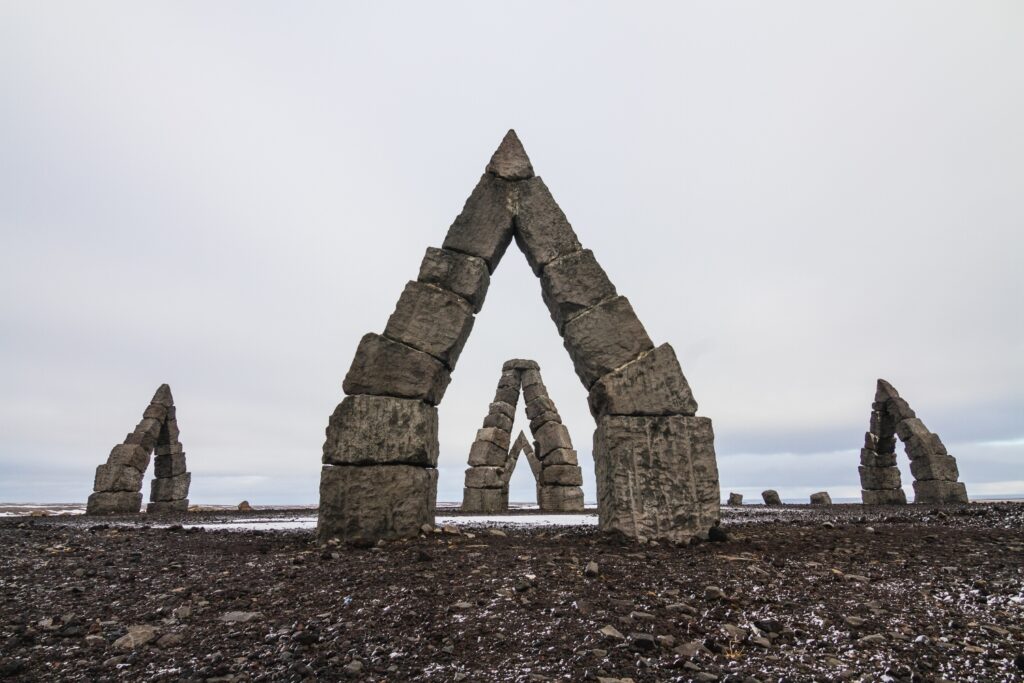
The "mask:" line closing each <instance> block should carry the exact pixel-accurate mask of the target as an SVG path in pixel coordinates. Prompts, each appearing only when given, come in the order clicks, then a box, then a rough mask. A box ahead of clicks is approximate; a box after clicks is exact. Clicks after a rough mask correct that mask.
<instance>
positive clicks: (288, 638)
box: [0, 503, 1024, 682]
mask: <svg viewBox="0 0 1024 683" xmlns="http://www.w3.org/2000/svg"><path fill="white" fill-rule="evenodd" d="M301 512H302V513H305V514H309V511H308V510H303V511H301ZM446 514H447V512H446ZM267 515H268V513H267V512H266V511H258V512H256V513H254V515H253V516H257V517H266V516H267ZM225 518H231V519H232V520H237V519H244V518H245V515H241V514H227V513H218V514H215V515H214V514H211V513H205V514H199V515H189V517H188V520H189V522H190V523H191V522H193V521H197V520H203V519H206V520H214V519H225ZM118 521H126V518H122V519H121V520H117V519H111V520H109V521H108V520H103V522H102V523H101V522H98V521H97V520H96V519H85V518H67V517H61V518H31V519H29V518H6V519H3V520H0V547H2V548H3V549H4V551H3V553H2V558H0V678H2V679H5V680H14V681H65V680H75V681H108V680H109V681H113V680H120V681H126V680H130V681H159V680H171V681H175V680H207V681H248V680H253V681H302V680H316V679H318V680H326V681H333V680H341V679H349V680H374V681H385V680H388V681H403V680H430V681H459V680H465V681H491V680H498V681H546V680H557V681H586V680H602V679H605V680H607V679H620V678H627V677H628V678H631V679H633V680H634V681H638V682H639V681H672V680H680V681H686V680H700V681H703V680H707V681H711V680H719V681H752V680H754V679H756V680H759V681H763V682H767V681H812V680H820V681H834V680H842V679H846V680H853V681H884V680H891V681H904V680H915V681H937V680H943V679H945V680H953V681H1018V680H1024V505H1021V504H1009V503H1000V504H972V505H970V506H963V507H953V508H943V509H930V508H925V507H919V506H913V505H908V506H905V507H901V508H883V509H879V508H875V509H869V508H863V507H861V506H858V505H837V506H833V507H830V508H821V509H811V508H809V507H805V506H793V507H785V508H778V509H771V510H769V509H764V508H760V509H757V508H744V509H742V510H741V511H729V510H727V511H726V513H725V521H724V522H723V528H725V529H726V530H727V532H728V534H729V539H730V540H728V541H725V542H717V543H702V544H698V545H693V546H688V547H682V548H677V547H669V546H664V545H660V546H656V545H654V544H647V545H643V546H638V545H631V544H624V543H619V542H616V541H615V540H614V539H608V538H605V537H603V536H601V535H600V534H599V533H598V532H597V531H596V529H594V528H586V527H577V528H550V527H549V528H546V529H522V528H517V529H513V528H506V529H504V530H497V534H503V535H496V533H495V531H492V530H488V529H485V528H482V527H478V528H473V529H467V528H466V527H463V528H462V529H463V530H462V532H461V533H458V534H454V533H445V532H441V533H432V534H428V535H425V536H423V537H421V538H418V539H414V540H410V541H404V542H396V543H388V544H383V545H381V546H380V547H375V548H350V547H344V546H340V547H339V546H328V547H326V548H320V547H317V546H316V545H315V544H314V542H313V534H312V532H310V531H302V532H299V531H284V532H273V531H262V532H261V531H247V532H229V531H202V530H192V529H183V528H181V527H180V526H172V527H167V528H155V527H145V526H138V524H139V522H138V518H136V520H135V525H136V526H117V525H116V522H118ZM467 531H468V533H467ZM589 562H595V563H596V564H597V567H596V575H593V576H588V575H587V573H586V572H585V568H586V566H587V564H588V563H589ZM233 613H234V614H233ZM609 627H610V628H609ZM602 631H603V632H602ZM126 634H133V635H131V636H130V637H125V636H126ZM619 634H621V635H619Z"/></svg>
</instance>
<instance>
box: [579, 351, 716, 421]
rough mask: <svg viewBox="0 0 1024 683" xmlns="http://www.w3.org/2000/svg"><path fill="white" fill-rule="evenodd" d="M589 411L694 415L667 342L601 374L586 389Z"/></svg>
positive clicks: (692, 402)
mask: <svg viewBox="0 0 1024 683" xmlns="http://www.w3.org/2000/svg"><path fill="white" fill-rule="evenodd" d="M588 401H589V403H590V413H591V414H592V415H593V416H594V417H595V418H596V417H600V416H601V415H694V414H696V412H697V401H695V400H694V398H693V393H691V392H690V384H689V382H687V381H686V377H685V376H684V375H683V370H682V368H680V367H679V361H678V360H677V359H676V352H675V350H674V349H673V348H672V346H671V345H669V344H662V345H661V346H659V347H658V348H656V349H654V350H653V351H649V352H648V353H645V354H643V355H642V356H640V357H639V358H637V359H636V360H634V361H632V362H630V363H626V364H625V365H623V366H622V367H620V368H618V369H616V370H613V371H612V372H609V373H608V374H607V375H604V376H603V377H601V378H600V379H599V380H597V382H596V383H595V384H594V386H593V387H592V388H591V390H590V396H589V398H588Z"/></svg>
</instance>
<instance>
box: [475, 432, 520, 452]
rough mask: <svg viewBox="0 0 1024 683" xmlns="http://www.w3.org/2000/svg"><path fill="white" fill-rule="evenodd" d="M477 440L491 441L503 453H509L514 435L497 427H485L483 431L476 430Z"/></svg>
mask: <svg viewBox="0 0 1024 683" xmlns="http://www.w3.org/2000/svg"><path fill="white" fill-rule="evenodd" d="M476 440H477V441H490V442H491V443H493V444H494V445H496V446H497V447H498V448H500V449H501V450H502V451H507V450H508V448H509V445H510V444H511V443H512V435H511V434H509V433H508V432H506V431H505V430H504V429H498V428H497V427H484V428H483V429H478V430H476Z"/></svg>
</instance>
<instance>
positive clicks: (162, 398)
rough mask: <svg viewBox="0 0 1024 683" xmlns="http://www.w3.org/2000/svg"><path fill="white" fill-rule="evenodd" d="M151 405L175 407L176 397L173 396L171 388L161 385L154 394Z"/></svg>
mask: <svg viewBox="0 0 1024 683" xmlns="http://www.w3.org/2000/svg"><path fill="white" fill-rule="evenodd" d="M150 403H156V404H159V405H162V406H173V405H174V397H173V396H171V387H170V386H169V385H167V384H161V385H160V388H159V389H157V390H156V393H155V394H153V400H152V401H150Z"/></svg>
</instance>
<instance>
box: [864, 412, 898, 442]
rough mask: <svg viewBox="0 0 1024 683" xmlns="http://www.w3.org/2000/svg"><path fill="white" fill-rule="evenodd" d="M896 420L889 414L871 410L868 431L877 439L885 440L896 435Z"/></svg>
mask: <svg viewBox="0 0 1024 683" xmlns="http://www.w3.org/2000/svg"><path fill="white" fill-rule="evenodd" d="M896 422H897V420H896V419H895V418H894V417H892V416H891V415H889V413H887V412H884V411H880V410H872V411H871V422H870V426H869V427H868V429H869V431H870V432H871V433H872V434H874V435H875V436H876V437H878V438H879V439H883V438H887V437H890V436H892V435H893V434H895V433H896Z"/></svg>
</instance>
